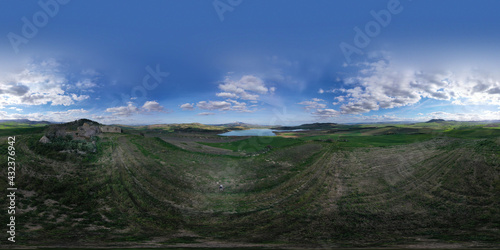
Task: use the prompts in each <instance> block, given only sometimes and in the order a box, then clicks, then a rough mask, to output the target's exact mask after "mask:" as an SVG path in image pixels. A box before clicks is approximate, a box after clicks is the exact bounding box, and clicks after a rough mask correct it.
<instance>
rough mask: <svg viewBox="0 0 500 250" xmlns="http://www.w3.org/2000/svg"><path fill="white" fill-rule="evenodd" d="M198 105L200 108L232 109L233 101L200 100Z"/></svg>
mask: <svg viewBox="0 0 500 250" xmlns="http://www.w3.org/2000/svg"><path fill="white" fill-rule="evenodd" d="M196 107H198V108H200V109H205V110H222V111H225V110H230V109H231V103H229V102H226V101H208V102H207V101H201V102H198V104H197V105H196Z"/></svg>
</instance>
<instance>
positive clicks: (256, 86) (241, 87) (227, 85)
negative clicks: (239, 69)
mask: <svg viewBox="0 0 500 250" xmlns="http://www.w3.org/2000/svg"><path fill="white" fill-rule="evenodd" d="M219 89H220V90H222V91H223V92H220V93H217V96H219V97H225V98H235V99H238V98H240V99H243V100H254V101H255V100H258V99H259V94H267V93H273V92H274V91H275V90H276V88H275V87H272V88H271V90H270V89H269V88H267V87H266V85H265V84H264V81H263V80H262V79H260V78H259V77H256V76H253V75H244V76H243V77H241V79H239V80H237V81H233V80H231V78H230V77H226V79H225V80H224V83H223V84H219Z"/></svg>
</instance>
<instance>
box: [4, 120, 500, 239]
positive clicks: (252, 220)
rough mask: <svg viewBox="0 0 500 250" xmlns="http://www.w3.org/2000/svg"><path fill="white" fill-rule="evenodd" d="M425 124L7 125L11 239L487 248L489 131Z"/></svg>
mask: <svg viewBox="0 0 500 250" xmlns="http://www.w3.org/2000/svg"><path fill="white" fill-rule="evenodd" d="M437 124H438V125H435V126H430V125H432V124H431V123H426V125H425V126H423V127H419V126H417V125H416V124H415V125H408V126H402V125H397V126H393V125H390V126H384V125H380V126H379V125H377V126H374V125H371V126H362V125H353V126H347V125H338V127H332V126H331V125H329V127H328V129H325V130H311V131H297V132H293V135H294V136H295V137H294V138H283V137H280V136H277V137H259V138H258V137H243V138H226V137H224V138H222V137H219V136H217V134H216V133H213V131H211V132H206V131H205V132H200V131H198V132H193V131H194V130H189V131H190V132H186V131H187V130H184V132H179V131H165V130H158V131H156V132H155V130H151V129H146V128H145V129H138V128H135V129H136V130H135V131H133V133H124V134H101V135H99V136H98V137H95V138H90V139H89V140H86V141H83V140H73V139H72V138H69V137H58V138H51V143H47V144H42V143H40V142H38V140H39V139H40V137H41V136H42V135H43V134H44V131H43V129H44V127H41V129H42V130H35V129H40V128H16V129H17V130H10V131H9V132H13V131H17V132H18V133H17V135H18V136H17V138H18V142H17V143H16V148H17V154H18V155H17V159H16V161H17V162H18V163H17V164H18V169H17V171H18V178H17V179H16V182H17V184H16V185H17V186H18V187H20V190H19V197H22V199H21V200H20V204H19V209H18V220H19V221H20V223H19V235H20V236H19V241H20V242H23V244H25V245H30V244H33V245H38V246H51V245H61V244H65V245H66V244H67V245H74V246H76V245H78V246H80V245H86V244H89V245H92V246H96V245H99V246H116V244H124V245H121V246H127V244H129V245H141V244H144V245H142V246H150V245H147V244H153V243H154V242H158V244H159V246H162V245H166V246H175V245H176V244H194V245H196V244H199V245H200V246H204V244H205V243H207V242H216V241H217V242H246V243H260V244H262V246H265V245H266V244H279V245H282V246H289V245H288V244H292V245H295V246H297V245H299V246H306V247H338V246H343V247H353V246H377V247H387V246H404V245H408V244H409V245H419V244H424V245H425V244H427V242H429V241H431V242H438V243H443V244H449V243H456V244H462V245H464V246H468V245H467V244H469V243H470V242H475V243H474V244H475V245H474V246H484V247H491V246H497V245H498V243H499V242H500V235H499V234H498V232H499V230H500V134H498V133H497V132H496V131H498V130H496V129H490V128H483V127H481V126H476V125H475V126H474V127H461V126H458V125H457V126H456V127H452V128H450V127H449V126H451V125H450V124H448V125H447V127H443V122H440V123H437ZM453 128H454V129H453ZM139 133H144V136H142V135H140V134H139ZM284 134H286V135H287V136H288V135H290V133H289V132H284ZM9 135H12V134H9ZM2 138H3V139H2V140H3V143H2V144H1V145H0V149H2V150H4V151H5V149H6V145H7V144H6V143H5V140H6V139H5V138H6V137H2ZM181 139H182V140H181ZM175 140H178V141H179V142H181V143H177V144H175V145H174V144H172V143H170V142H175ZM197 146H202V147H201V148H197ZM205 147H206V148H205ZM65 150H69V151H70V152H61V151H65ZM217 150H219V151H217ZM78 151H81V152H85V154H81V153H78ZM226 151H230V152H232V151H240V152H239V154H234V155H232V154H226ZM0 159H1V160H2V162H6V155H5V154H4V155H0ZM1 173H2V176H5V169H2V170H1ZM219 184H223V185H224V191H219V189H218V185H219ZM6 185H7V183H6V179H5V178H2V179H0V188H1V189H4V190H5V188H6ZM0 202H2V203H3V204H6V200H5V197H3V198H0ZM5 216H6V215H5V214H1V215H0V218H1V219H2V220H3V219H5V218H4V217H5ZM16 220H17V219H16ZM147 242H149V243H147ZM151 242H153V243H151ZM146 243H147V244H146Z"/></svg>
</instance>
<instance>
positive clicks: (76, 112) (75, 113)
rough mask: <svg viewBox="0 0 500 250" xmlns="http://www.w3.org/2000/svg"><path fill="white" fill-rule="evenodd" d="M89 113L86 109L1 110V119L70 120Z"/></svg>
mask: <svg viewBox="0 0 500 250" xmlns="http://www.w3.org/2000/svg"><path fill="white" fill-rule="evenodd" d="M87 113H89V111H87V110H85V109H70V110H66V111H49V112H37V113H30V114H10V115H9V114H7V113H6V112H1V111H0V118H1V119H29V120H32V121H52V122H69V121H74V120H76V119H80V118H82V116H83V115H84V114H87Z"/></svg>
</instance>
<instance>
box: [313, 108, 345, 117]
mask: <svg viewBox="0 0 500 250" xmlns="http://www.w3.org/2000/svg"><path fill="white" fill-rule="evenodd" d="M312 114H313V115H315V116H318V117H321V118H329V117H334V116H338V115H340V112H338V111H337V110H334V109H317V110H316V111H315V112H313V113H312Z"/></svg>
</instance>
